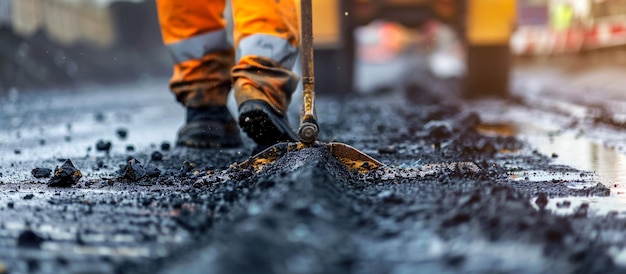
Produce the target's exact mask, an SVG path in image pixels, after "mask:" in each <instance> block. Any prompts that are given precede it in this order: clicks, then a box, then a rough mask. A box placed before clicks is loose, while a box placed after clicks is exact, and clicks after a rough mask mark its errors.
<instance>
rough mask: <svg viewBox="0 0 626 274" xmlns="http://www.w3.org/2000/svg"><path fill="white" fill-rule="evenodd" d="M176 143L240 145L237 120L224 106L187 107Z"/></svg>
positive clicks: (202, 146) (217, 145)
mask: <svg viewBox="0 0 626 274" xmlns="http://www.w3.org/2000/svg"><path fill="white" fill-rule="evenodd" d="M176 143H177V145H180V146H188V147H197V148H235V147H239V146H242V142H241V136H240V131H239V128H238V127H237V122H236V121H235V119H233V117H232V116H231V115H230V112H229V111H228V108H226V106H210V107H198V108H191V107H188V108H187V123H186V124H185V126H183V128H181V129H180V131H178V141H177V142H176Z"/></svg>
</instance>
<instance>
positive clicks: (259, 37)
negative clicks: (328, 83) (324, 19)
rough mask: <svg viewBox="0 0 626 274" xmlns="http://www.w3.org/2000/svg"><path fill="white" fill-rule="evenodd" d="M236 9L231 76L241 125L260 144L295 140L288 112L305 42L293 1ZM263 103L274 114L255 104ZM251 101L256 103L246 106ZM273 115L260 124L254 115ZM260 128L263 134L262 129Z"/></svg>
mask: <svg viewBox="0 0 626 274" xmlns="http://www.w3.org/2000/svg"><path fill="white" fill-rule="evenodd" d="M232 4H233V15H234V18H235V35H234V38H235V48H236V50H237V56H238V58H239V60H238V63H237V65H235V67H233V70H232V73H231V74H232V78H233V81H234V88H235V98H236V99H237V104H238V105H239V109H240V119H239V124H240V126H241V127H242V128H243V129H244V131H246V132H247V133H248V135H249V136H250V137H251V138H252V139H254V140H255V141H256V142H257V144H259V145H269V144H271V143H274V142H278V141H285V140H293V139H294V138H295V135H294V134H293V132H292V131H291V130H290V129H289V128H288V123H286V122H285V111H286V109H287V107H288V105H289V103H290V100H291V94H292V93H293V91H294V90H295V89H296V87H297V84H298V76H297V75H296V74H295V73H293V72H292V71H291V69H292V68H293V65H294V63H295V60H296V57H297V55H298V43H299V40H300V39H299V38H300V34H299V23H298V15H297V11H296V8H295V6H294V2H293V0H232ZM259 101H261V102H265V103H266V104H267V106H269V107H270V108H271V109H270V108H268V109H263V108H264V106H262V105H258V104H256V105H255V104H254V103H253V102H257V103H258V102H259ZM248 102H251V103H250V104H248V105H246V103H248ZM268 112H271V113H269V115H270V117H261V118H260V120H259V117H257V116H255V115H256V114H259V113H261V114H263V113H265V114H268ZM274 114H277V115H274ZM251 118H254V119H257V120H258V121H257V122H254V121H252V120H251ZM277 118H278V119H279V120H280V121H278V120H276V119H277ZM270 120H271V121H270ZM246 121H247V122H250V123H252V124H250V123H246ZM251 121H252V122H251ZM268 122H270V123H269V124H270V125H269V127H270V128H269V129H268V128H267V127H268V126H266V125H268ZM261 126H262V127H265V128H264V130H260V129H259V127H261ZM272 126H274V127H275V128H271V127H272ZM287 130H288V131H287Z"/></svg>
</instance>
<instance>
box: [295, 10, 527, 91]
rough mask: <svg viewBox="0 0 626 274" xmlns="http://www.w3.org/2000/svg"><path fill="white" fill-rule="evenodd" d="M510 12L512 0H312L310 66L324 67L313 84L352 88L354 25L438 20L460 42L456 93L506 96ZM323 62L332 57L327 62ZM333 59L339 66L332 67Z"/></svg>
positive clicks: (416, 23)
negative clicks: (462, 71) (460, 78)
mask: <svg viewBox="0 0 626 274" xmlns="http://www.w3.org/2000/svg"><path fill="white" fill-rule="evenodd" d="M298 2H299V1H298ZM515 11H516V1H515V0H343V1H342V0H315V1H314V2H313V24H314V26H313V31H314V37H315V40H314V42H315V47H316V51H318V52H319V53H316V59H319V61H318V62H316V66H317V65H318V64H321V65H322V66H324V65H327V66H328V67H327V68H325V69H320V70H318V71H320V73H318V78H320V77H321V78H322V79H320V80H319V81H318V83H320V85H322V86H323V85H325V84H326V85H328V86H329V88H330V89H332V90H336V89H340V90H346V91H350V90H352V89H353V86H354V85H353V83H352V78H353V77H352V76H353V75H354V68H353V66H354V58H355V57H354V56H355V42H354V31H355V29H356V28H357V27H358V26H362V25H365V24H367V23H369V22H371V21H373V20H376V19H384V20H388V21H396V22H398V23H401V24H403V25H406V26H409V27H418V26H420V25H421V24H423V23H424V22H426V21H428V20H431V19H438V20H439V21H441V22H444V23H447V24H449V25H451V26H452V27H453V28H454V29H455V30H456V31H457V33H458V35H459V37H460V38H461V40H462V41H463V42H464V48H465V52H466V60H465V64H466V75H465V79H464V85H463V86H464V88H463V91H462V94H463V95H464V96H465V97H482V96H506V94H508V82H509V72H510V68H511V56H510V50H509V39H510V36H511V33H512V32H513V30H514V27H515ZM325 60H334V62H333V65H328V64H326V63H328V62H324V61H325ZM337 61H339V62H341V63H343V65H339V66H337V65H336V63H337ZM323 73H326V74H328V75H325V74H323ZM337 75H343V76H342V77H337Z"/></svg>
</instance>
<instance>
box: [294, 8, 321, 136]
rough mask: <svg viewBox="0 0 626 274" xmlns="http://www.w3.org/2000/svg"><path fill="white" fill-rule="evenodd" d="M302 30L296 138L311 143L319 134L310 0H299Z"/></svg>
mask: <svg viewBox="0 0 626 274" xmlns="http://www.w3.org/2000/svg"><path fill="white" fill-rule="evenodd" d="M300 3H301V6H300V12H301V13H300V14H301V31H302V45H301V49H300V50H301V52H302V55H301V58H302V110H301V111H300V127H299V129H298V138H299V139H300V142H302V143H304V144H313V143H315V140H316V139H317V135H318V134H319V127H318V125H317V113H316V111H315V90H314V88H315V77H314V75H313V71H314V70H313V8H312V6H311V0H302V1H300Z"/></svg>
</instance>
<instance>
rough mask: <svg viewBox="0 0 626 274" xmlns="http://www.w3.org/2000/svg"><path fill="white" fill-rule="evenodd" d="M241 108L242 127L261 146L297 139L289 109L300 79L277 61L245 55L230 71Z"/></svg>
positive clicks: (240, 120) (240, 121)
mask: <svg viewBox="0 0 626 274" xmlns="http://www.w3.org/2000/svg"><path fill="white" fill-rule="evenodd" d="M231 75H232V78H233V82H234V85H233V87H234V89H235V99H236V100H237V104H238V106H239V126H240V127H241V129H242V130H243V131H244V132H246V134H247V135H248V137H250V138H251V139H252V140H254V141H255V142H256V143H257V145H258V146H259V147H258V148H257V150H260V149H263V148H265V147H268V146H271V145H273V144H276V143H278V142H284V141H287V142H289V141H292V142H295V141H296V140H297V137H296V134H295V133H294V132H293V130H292V129H291V127H289V122H288V121H287V115H286V110H287V107H288V106H289V102H290V101H291V94H292V93H293V91H294V90H295V88H296V87H297V85H298V76H297V75H296V74H295V73H293V72H292V71H290V70H288V69H287V68H285V67H283V66H282V65H281V64H279V63H278V62H275V61H273V60H271V59H269V58H265V57H261V56H253V55H249V56H244V57H242V58H241V59H240V61H239V63H238V64H237V65H236V66H234V67H233V69H232V72H231Z"/></svg>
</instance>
